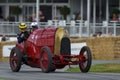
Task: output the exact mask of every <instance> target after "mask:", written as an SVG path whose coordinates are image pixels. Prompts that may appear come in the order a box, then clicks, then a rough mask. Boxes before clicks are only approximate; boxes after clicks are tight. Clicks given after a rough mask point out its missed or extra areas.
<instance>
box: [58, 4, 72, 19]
mask: <svg viewBox="0 0 120 80" xmlns="http://www.w3.org/2000/svg"><path fill="white" fill-rule="evenodd" d="M60 13H61V14H62V15H63V17H64V19H66V16H67V15H68V14H70V8H69V7H67V6H63V7H61V8H60Z"/></svg>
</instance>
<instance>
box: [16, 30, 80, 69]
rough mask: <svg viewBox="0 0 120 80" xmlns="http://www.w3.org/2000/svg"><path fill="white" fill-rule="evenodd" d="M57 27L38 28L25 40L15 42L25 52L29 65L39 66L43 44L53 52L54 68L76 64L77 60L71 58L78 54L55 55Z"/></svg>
mask: <svg viewBox="0 0 120 80" xmlns="http://www.w3.org/2000/svg"><path fill="white" fill-rule="evenodd" d="M56 30H57V28H47V29H38V30H35V31H34V32H33V33H31V34H30V36H29V38H28V39H27V41H26V42H24V43H22V44H16V46H17V47H18V48H19V49H20V50H21V52H22V54H23V55H24V53H23V52H25V53H27V55H28V57H29V58H30V59H28V61H27V64H28V65H29V66H31V67H39V68H40V61H39V60H40V50H41V48H42V47H43V46H48V47H49V48H50V50H51V52H52V54H53V64H54V66H55V67H56V68H58V69H59V68H63V67H65V66H66V65H68V64H78V63H79V61H71V58H79V56H71V55H60V54H59V55H55V54H54V42H55V33H56Z"/></svg>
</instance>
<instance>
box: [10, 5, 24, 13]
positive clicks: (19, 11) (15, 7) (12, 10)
mask: <svg viewBox="0 0 120 80" xmlns="http://www.w3.org/2000/svg"><path fill="white" fill-rule="evenodd" d="M10 11H11V14H14V15H20V14H21V13H22V9H21V8H20V7H19V6H13V7H12V8H11V10H10Z"/></svg>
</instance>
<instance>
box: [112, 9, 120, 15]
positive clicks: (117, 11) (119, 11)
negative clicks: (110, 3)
mask: <svg viewBox="0 0 120 80" xmlns="http://www.w3.org/2000/svg"><path fill="white" fill-rule="evenodd" d="M112 13H113V14H116V15H118V14H120V10H119V9H117V8H115V9H113V10H112Z"/></svg>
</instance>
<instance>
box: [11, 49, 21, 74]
mask: <svg viewBox="0 0 120 80" xmlns="http://www.w3.org/2000/svg"><path fill="white" fill-rule="evenodd" d="M21 62H22V55H21V52H20V50H19V49H18V48H17V47H14V48H12V50H11V52H10V68H11V70H12V71H13V72H18V71H19V70H20V68H21Z"/></svg>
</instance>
